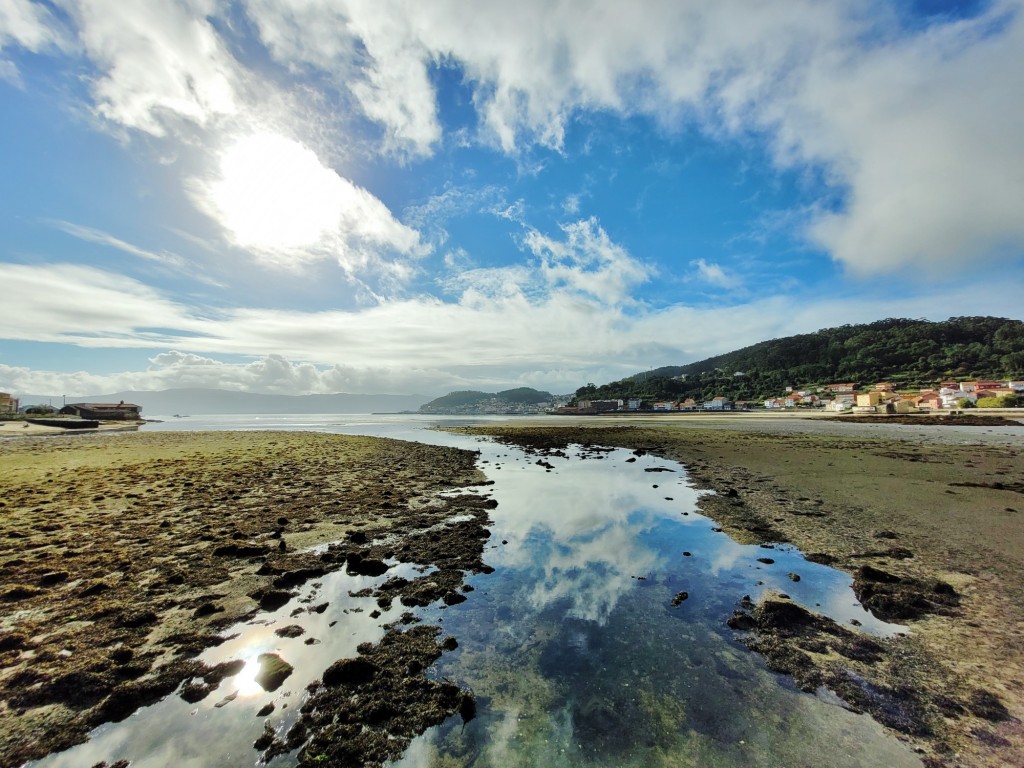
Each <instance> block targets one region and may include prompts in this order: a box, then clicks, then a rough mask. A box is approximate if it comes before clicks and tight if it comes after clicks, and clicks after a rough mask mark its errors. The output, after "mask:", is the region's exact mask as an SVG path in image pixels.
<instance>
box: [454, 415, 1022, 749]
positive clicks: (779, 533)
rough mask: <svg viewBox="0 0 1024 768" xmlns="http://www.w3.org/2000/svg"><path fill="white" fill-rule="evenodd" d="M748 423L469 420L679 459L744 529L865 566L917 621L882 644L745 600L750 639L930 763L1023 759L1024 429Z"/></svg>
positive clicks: (903, 618)
mask: <svg viewBox="0 0 1024 768" xmlns="http://www.w3.org/2000/svg"><path fill="white" fill-rule="evenodd" d="M740 421H741V420H738V419H729V418H728V417H726V418H724V419H723V418H721V417H718V418H712V419H708V420H707V421H706V422H705V423H703V424H697V423H693V422H690V423H688V424H685V425H683V424H680V423H679V422H678V421H677V422H675V423H666V422H662V421H661V420H660V419H657V420H651V421H648V422H646V423H637V421H636V420H634V419H629V420H615V419H614V418H612V417H605V418H603V419H602V423H595V421H594V417H581V418H580V419H579V420H578V423H575V424H562V425H552V424H551V423H550V422H546V423H545V422H534V423H533V424H530V425H524V424H521V423H511V424H506V425H487V426H477V427H469V428H462V429H459V430H457V431H459V432H463V433H467V434H477V435H489V436H492V437H495V438H497V439H499V440H504V441H508V442H511V443H515V444H517V445H520V446H524V447H527V448H530V449H533V450H535V451H537V452H539V453H543V452H545V451H547V450H557V449H560V448H562V447H564V445H566V444H568V443H580V444H584V445H606V446H618V447H623V448H632V449H634V450H639V451H644V452H649V453H652V454H654V455H658V456H661V457H663V458H666V459H671V460H674V461H678V462H680V463H681V464H683V465H684V466H685V467H686V469H687V472H688V473H689V476H690V478H691V480H692V481H693V482H694V483H695V484H696V486H697V487H699V488H706V489H709V490H713V491H715V495H709V496H705V497H704V498H703V499H702V501H701V505H700V506H701V511H702V512H703V513H704V514H706V515H708V516H709V517H711V518H713V519H714V520H716V521H718V524H719V525H721V526H722V527H723V528H724V530H725V531H726V532H728V533H729V534H730V535H731V536H733V537H734V538H735V539H737V540H739V541H741V542H744V543H769V544H770V543H772V542H788V543H792V544H794V545H796V546H797V547H798V548H799V549H800V550H801V551H802V552H804V553H805V555H809V556H810V558H809V559H815V560H816V561H818V562H825V563H828V564H830V565H832V566H833V567H836V568H840V569H841V570H844V571H846V572H847V573H849V574H851V576H853V577H854V588H855V591H858V593H859V594H860V596H861V598H862V601H863V602H866V603H868V604H869V605H871V606H872V608H873V612H875V613H876V615H878V612H880V611H881V612H889V613H888V615H889V617H890V619H891V620H896V621H899V622H900V623H906V624H907V625H908V626H910V628H911V630H910V634H909V635H908V636H907V637H897V638H893V639H890V640H886V641H881V642H880V643H879V646H880V648H881V651H880V652H876V651H875V650H873V649H872V650H871V652H870V653H869V652H867V650H866V649H867V648H869V646H866V645H865V644H864V643H863V642H862V639H861V638H859V637H858V635H857V633H856V632H854V633H852V634H851V635H850V636H848V637H847V636H846V635H844V634H843V633H844V632H845V631H846V630H844V629H843V628H839V627H835V626H829V624H828V623H827V620H826V621H824V622H823V621H820V620H819V618H817V617H814V616H813V615H809V616H803V615H801V614H800V613H799V612H796V611H792V610H790V609H789V608H788V606H786V605H785V604H783V605H782V606H781V610H780V606H779V605H778V604H777V601H774V600H768V601H765V603H763V604H762V605H759V606H754V605H753V604H749V605H743V604H742V602H741V604H738V605H737V614H736V617H735V624H736V627H737V629H738V630H742V631H739V632H738V634H737V637H738V639H740V640H741V641H743V642H745V644H747V645H748V646H750V647H751V648H752V649H754V650H756V651H758V652H760V653H762V655H763V656H764V657H765V659H766V662H767V663H768V665H769V667H770V668H772V669H774V670H775V671H778V672H781V673H783V674H787V675H791V676H793V678H794V680H795V682H796V683H797V685H799V686H800V687H803V688H805V689H806V690H813V689H814V687H816V686H817V685H818V684H821V683H824V684H826V685H827V687H831V688H833V690H835V692H836V693H838V694H839V695H840V697H841V698H843V699H844V700H845V701H846V704H847V706H851V707H853V708H855V709H857V710H860V711H868V712H871V713H872V714H873V716H875V718H876V719H878V720H879V721H880V722H882V723H883V724H884V725H887V726H888V727H890V728H891V729H892V730H893V731H894V732H895V733H897V734H898V735H899V736H900V737H901V738H903V739H906V740H908V741H910V742H911V743H912V744H914V745H915V746H916V748H917V749H918V750H919V752H920V754H921V755H922V758H923V759H924V761H925V764H926V765H929V766H954V765H956V766H960V765H974V766H986V767H987V766H992V767H993V768H994V767H995V766H1002V765H1008V764H1016V763H1020V762H1024V732H1022V728H1021V720H1022V719H1024V690H1022V685H1021V683H1020V681H1021V680H1022V679H1024V608H1022V606H1024V584H1022V581H1021V579H1020V576H1019V574H1020V573H1021V569H1022V568H1024V531H1022V530H1021V526H1020V524H1019V515H1020V513H1021V512H1022V511H1024V499H1022V498H1021V494H1022V493H1024V458H1022V456H1021V451H1020V450H1019V449H1020V447H1021V446H1024V429H1021V428H1019V427H1018V428H1011V429H1009V430H999V434H996V433H990V431H989V430H987V429H986V428H984V427H974V428H967V427H964V428H958V429H952V428H949V427H939V426H933V427H931V428H930V429H928V430H927V431H926V434H923V435H922V434H921V433H920V432H919V431H918V429H917V427H916V426H909V427H905V426H901V425H896V424H894V425H891V426H884V425H877V424H863V423H862V424H853V423H835V422H829V421H825V420H813V419H804V420H801V421H800V422H799V423H795V422H789V423H788V424H785V423H782V422H775V423H774V424H773V423H772V419H765V420H760V421H759V422H758V423H756V424H754V423H753V422H750V421H744V422H743V423H740ZM851 427H852V429H851ZM970 429H973V430H975V431H974V432H971V431H969V430H970ZM1003 432H1008V434H1002V433H1003ZM937 437H943V438H944V439H941V440H936V439H935V438H937ZM986 437H987V438H988V442H985V438H986ZM936 589H937V590H938V593H936V592H935V590H936ZM940 593H941V594H940ZM914 606H916V608H915V607H914ZM780 615H785V620H779V618H778V617H779V616H780ZM849 629H852V628H849ZM840 630H842V631H840ZM850 681H866V682H867V686H865V685H863V684H861V683H860V682H857V683H856V684H852V683H851V682H850Z"/></svg>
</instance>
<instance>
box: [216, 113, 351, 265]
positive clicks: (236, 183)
mask: <svg viewBox="0 0 1024 768" xmlns="http://www.w3.org/2000/svg"><path fill="white" fill-rule="evenodd" d="M342 192H344V185H343V184H342V182H341V179H340V178H339V177H338V175H337V174H336V173H335V172H334V171H332V170H331V169H330V168H327V167H325V166H324V165H323V164H322V163H321V162H320V159H319V158H318V157H317V156H316V153H314V152H313V151H312V150H311V149H309V148H308V147H306V146H304V145H302V144H300V143H299V142H297V141H295V140H293V139H289V138H286V137H284V136H281V135H278V134H274V133H257V134H253V135H251V136H246V137H245V138H242V139H239V140H238V141H237V142H235V143H234V144H232V145H231V146H230V147H228V149H227V150H226V151H225V152H224V153H223V155H221V158H220V178H219V179H218V180H217V181H215V182H214V183H213V184H211V185H210V197H211V201H212V203H213V205H214V206H215V208H216V210H217V213H218V214H219V216H218V218H219V220H220V223H221V224H222V226H223V227H224V228H225V230H226V231H227V232H228V233H229V235H230V236H231V238H232V240H233V241H234V242H235V243H236V244H237V245H239V246H242V247H244V248H257V249H266V250H277V249H294V248H303V247H307V246H310V245H313V244H315V243H316V242H318V241H319V240H320V239H321V238H322V237H323V236H324V235H325V234H326V233H327V232H330V231H331V230H333V229H334V228H335V227H336V226H337V223H338V207H337V198H338V195H339V193H342Z"/></svg>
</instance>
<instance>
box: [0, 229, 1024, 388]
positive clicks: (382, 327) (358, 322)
mask: <svg viewBox="0 0 1024 768" xmlns="http://www.w3.org/2000/svg"><path fill="white" fill-rule="evenodd" d="M532 242H533V245H534V247H535V248H536V249H537V254H538V255H537V257H536V261H535V263H533V264H532V265H530V266H524V265H517V266H512V267H507V268H492V269H476V270H470V271H468V272H466V273H465V275H464V276H462V278H461V279H459V278H458V277H453V278H452V282H451V284H450V285H449V286H448V287H449V290H450V291H451V292H452V294H453V297H454V299H453V300H452V301H441V300H439V299H435V298H432V297H429V296H415V297H410V298H393V299H383V300H381V301H380V302H378V303H377V304H375V305H373V306H369V307H365V308H362V309H355V310H349V311H342V310H321V311H302V310H282V309H265V308H256V307H244V306H243V307H236V308H230V309H221V310H218V311H216V312H214V311H211V310H208V309H207V310H203V309H201V308H189V307H186V306H183V305H181V304H179V303H177V302H175V301H173V300H172V299H170V298H168V297H167V296H165V295H163V294H162V293H161V292H160V291H158V290H156V289H154V288H151V287H150V286H147V285H146V284H144V283H142V282H139V281H137V280H132V279H130V278H127V277H125V276H123V275H120V274H115V273H111V272H106V271H103V270H99V269H92V268H88V267H79V266H74V265H59V264H55V265H44V266H26V265H19V264H4V265H2V266H3V274H4V276H5V287H6V288H7V291H6V293H5V312H4V313H2V314H0V338H6V339H12V340H21V341H44V342H55V343H65V344H74V345H78V346H82V347H107V348H122V349H133V348H134V349H140V350H142V349H145V350H153V352H154V355H153V357H152V358H151V363H150V365H149V366H147V367H146V368H145V370H134V371H124V372H122V373H120V374H114V375H111V376H92V375H89V374H84V373H79V374H74V373H72V374H66V373H60V372H49V373H48V372H45V371H32V370H28V369H24V368H22V369H14V368H11V367H0V389H4V390H5V391H11V390H14V391H36V392H39V391H52V392H67V393H69V394H70V393H72V392H77V393H79V394H87V393H89V392H102V391H116V390H118V389H132V388H134V389H165V388H169V387H176V386H211V387H221V388H225V389H238V390H251V391H272V392H292V393H307V392H310V393H316V392H339V391H345V392H392V393H402V392H404V393H422V394H432V393H434V394H442V393H444V392H448V391H450V390H453V389H485V390H486V389H491V390H496V389H504V388H508V387H511V386H533V387H536V388H538V389H548V390H551V391H555V392H569V391H572V390H575V389H576V387H578V386H579V385H580V383H581V382H585V381H595V382H602V381H610V380H613V379H618V378H621V377H622V376H626V375H630V374H632V373H635V372H636V371H638V370H643V369H645V368H650V367H654V366H657V365H669V364H679V363H681V362H686V361H692V360H698V359H701V358H703V357H708V356H711V355H715V354H720V353H722V352H727V351H729V350H733V349H737V348H739V347H742V346H745V345H747V344H752V343H755V342H757V341H762V340H764V339H767V338H776V337H781V336H787V335H790V334H793V333H800V332H805V331H807V330H808V329H812V328H823V327H828V326H835V325H842V324H844V323H858V322H869V321H872V320H876V319H877V318H879V317H887V316H890V317H891V316H909V317H929V318H931V319H944V318H946V317H948V316H949V314H951V311H950V309H949V308H950V307H956V312H957V313H961V314H978V315H982V314H993V315H1002V316H1014V315H1015V314H1016V313H1017V312H1019V303H1020V297H1019V289H1018V287H1017V286H1016V285H1015V284H1013V283H1012V281H1004V282H1003V283H1001V284H998V285H996V286H991V285H979V284H975V283H970V282H965V283H963V284H958V285H956V286H955V287H947V288H945V289H943V290H939V291H935V290H929V292H928V293H927V294H920V295H913V294H911V295H909V296H906V295H899V296H893V297H889V298H887V297H885V296H884V295H882V296H877V297H875V298H865V297H864V296H860V295H857V296H849V297H844V296H842V295H834V294H830V295H815V296H808V295H790V294H786V293H776V294H774V295H768V296H766V297H763V298H758V299H755V300H745V301H742V302H736V303H733V304H731V305H729V306H715V307H686V306H681V305H674V306H670V307H665V308H656V307H651V306H647V305H643V304H635V303H633V302H632V301H631V300H630V298H629V293H628V292H627V291H623V290H622V289H621V288H619V287H617V285H616V281H617V280H622V279H627V280H628V279H635V278H636V276H637V271H636V267H635V265H634V262H635V259H634V257H632V256H631V255H629V254H628V253H626V252H624V251H623V250H622V249H621V247H619V246H617V245H616V244H615V243H614V242H611V241H610V240H609V238H608V236H607V234H606V233H604V232H603V231H602V230H601V229H600V227H599V225H597V224H596V223H595V222H593V221H590V220H584V221H583V222H577V223H576V224H574V225H570V226H568V227H567V231H566V232H565V233H563V235H562V237H561V238H555V237H551V236H546V235H542V234H540V233H536V234H534V235H533V239H532ZM640 269H643V267H642V266H641V267H640ZM57 276H59V278H60V282H59V284H58V283H55V279H56V278H57ZM55 285H59V290H57V289H55ZM167 350H174V351H171V352H168V351H167ZM239 356H242V357H245V358H249V359H250V360H249V362H243V363H238V362H223V361H222V360H223V358H226V357H230V358H237V357H239ZM43 380H45V381H46V382H49V386H46V387H42V386H40V383H41V382H42V381H43Z"/></svg>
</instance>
